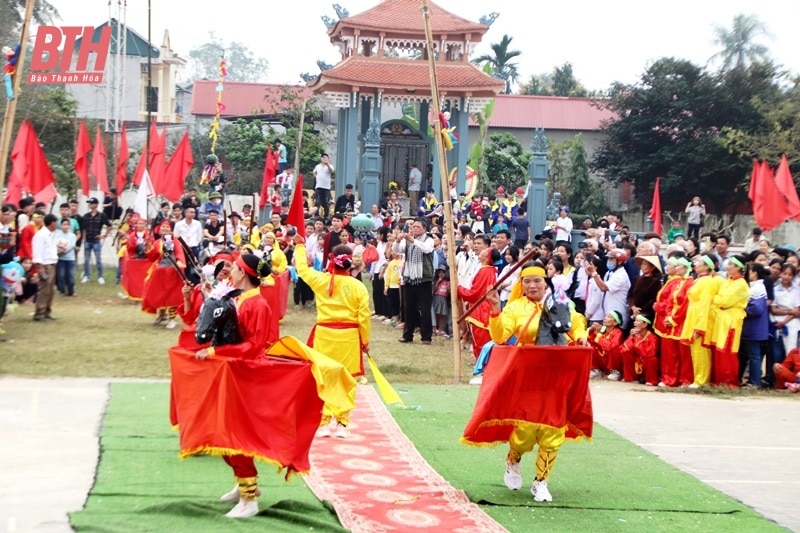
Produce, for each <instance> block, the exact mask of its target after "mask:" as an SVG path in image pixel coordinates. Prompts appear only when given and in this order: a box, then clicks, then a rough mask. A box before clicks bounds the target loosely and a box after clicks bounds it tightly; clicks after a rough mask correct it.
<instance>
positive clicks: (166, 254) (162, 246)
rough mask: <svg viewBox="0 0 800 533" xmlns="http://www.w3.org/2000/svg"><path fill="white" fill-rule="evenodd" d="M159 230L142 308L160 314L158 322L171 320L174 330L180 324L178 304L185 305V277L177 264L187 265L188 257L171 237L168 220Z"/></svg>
mask: <svg viewBox="0 0 800 533" xmlns="http://www.w3.org/2000/svg"><path fill="white" fill-rule="evenodd" d="M159 232H160V234H161V237H160V238H159V239H158V240H157V241H156V242H155V243H154V244H153V247H152V249H151V250H150V252H149V253H148V259H150V260H151V261H152V262H153V264H152V266H151V267H150V272H149V274H148V277H147V279H146V280H145V286H144V295H143V296H142V311H144V312H145V313H150V314H152V315H157V316H156V320H155V324H160V323H161V322H163V321H164V320H167V319H169V321H168V322H167V329H174V328H175V327H176V326H177V325H178V323H177V322H176V321H175V317H176V316H177V315H178V306H179V305H182V304H183V292H182V289H183V278H182V277H181V275H180V274H179V273H178V271H177V270H176V269H175V265H176V264H177V265H178V268H180V269H184V268H186V258H185V256H184V255H183V248H182V247H181V245H180V244H179V243H178V242H177V241H175V240H173V238H172V225H171V224H170V223H169V222H167V221H164V222H162V223H161V225H160V226H159Z"/></svg>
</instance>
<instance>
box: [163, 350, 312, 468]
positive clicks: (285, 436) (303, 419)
mask: <svg viewBox="0 0 800 533" xmlns="http://www.w3.org/2000/svg"><path fill="white" fill-rule="evenodd" d="M169 358H170V364H171V367H172V391H171V402H170V403H171V405H170V422H172V424H173V425H177V426H178V428H179V429H180V449H181V451H180V455H181V457H187V456H191V455H197V454H201V453H206V454H213V455H237V454H238V455H245V456H248V457H255V458H257V459H261V460H264V461H267V462H269V463H272V464H275V465H278V466H279V467H280V468H282V469H286V475H287V476H288V475H289V474H291V473H293V472H306V471H308V469H309V461H308V451H309V449H310V448H311V443H312V441H313V440H314V434H315V433H316V431H317V428H318V427H319V422H320V419H321V418H322V405H323V402H322V400H321V399H320V398H319V396H318V395H317V382H316V381H315V380H314V376H313V374H312V372H311V362H310V361H304V360H299V359H298V360H293V359H286V358H273V357H259V358H257V359H252V360H244V359H233V358H229V357H218V356H215V357H209V358H208V359H205V360H197V359H196V358H195V356H194V352H191V351H188V350H185V349H183V348H180V347H177V346H176V347H173V348H170V350H169Z"/></svg>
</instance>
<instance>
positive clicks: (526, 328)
mask: <svg viewBox="0 0 800 533" xmlns="http://www.w3.org/2000/svg"><path fill="white" fill-rule="evenodd" d="M545 278H546V275H545V270H544V267H543V266H542V265H541V264H540V263H538V262H535V263H529V264H527V265H525V266H524V267H523V268H522V272H520V277H519V280H518V281H517V283H516V284H515V285H514V288H513V289H512V291H511V296H510V297H509V300H508V304H507V305H506V306H505V307H504V308H503V310H502V312H501V310H500V296H499V295H498V293H497V291H496V290H489V291H488V292H487V293H486V294H487V296H486V299H487V301H488V302H489V303H490V305H491V313H490V315H489V331H490V333H491V338H492V341H494V342H495V344H496V346H495V347H494V348H493V349H492V357H491V359H490V360H489V363H488V364H487V365H486V369H485V372H484V374H485V375H484V379H483V383H482V385H481V389H480V393H479V395H478V400H477V402H476V405H475V409H474V411H473V413H472V418H471V419H470V421H469V423H468V424H467V427H466V428H465V429H464V436H463V437H462V438H461V442H463V443H465V444H469V445H473V446H486V445H489V446H491V445H495V444H499V443H503V442H507V443H508V446H509V451H508V455H507V456H506V471H505V476H504V482H505V484H506V486H507V487H508V488H509V489H511V490H519V489H520V488H522V484H523V481H522V473H521V467H520V461H521V459H522V456H523V454H525V453H527V452H530V451H532V450H533V448H534V446H536V445H538V447H539V449H538V452H537V456H536V477H535V478H534V481H533V486H532V487H531V494H532V495H533V497H534V500H535V501H537V502H545V501H547V502H549V501H553V496H552V495H551V494H550V490H549V489H548V487H547V480H548V479H549V476H550V471H551V470H552V468H553V465H554V463H555V461H556V458H557V456H558V450H559V448H560V447H561V445H562V444H563V443H564V441H565V440H567V439H579V438H583V437H591V435H592V420H593V417H592V403H591V396H590V393H589V370H590V368H591V349H590V348H589V344H588V342H587V340H586V336H587V332H586V329H585V327H584V324H585V322H584V321H583V318H582V317H581V316H580V315H578V314H577V313H576V312H575V311H574V310H573V309H570V308H569V307H568V306H567V305H564V304H561V303H557V302H553V301H552V298H548V297H547V284H546V282H545ZM512 336H513V337H515V338H516V341H515V342H516V344H514V345H505V344H506V343H508V342H509V340H510V339H511V338H512ZM567 341H569V342H570V343H572V344H573V346H565V345H566V343H567ZM554 344H555V345H554ZM559 344H560V345H559ZM574 344H577V345H579V346H574Z"/></svg>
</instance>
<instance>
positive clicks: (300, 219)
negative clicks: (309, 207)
mask: <svg viewBox="0 0 800 533" xmlns="http://www.w3.org/2000/svg"><path fill="white" fill-rule="evenodd" d="M286 223H287V224H291V225H292V226H294V227H295V228H297V234H298V235H300V236H301V237H305V236H306V220H305V217H304V216H303V175H302V174H300V175H299V176H297V181H296V182H295V184H294V194H293V195H292V203H291V204H289V213H288V214H287V215H286Z"/></svg>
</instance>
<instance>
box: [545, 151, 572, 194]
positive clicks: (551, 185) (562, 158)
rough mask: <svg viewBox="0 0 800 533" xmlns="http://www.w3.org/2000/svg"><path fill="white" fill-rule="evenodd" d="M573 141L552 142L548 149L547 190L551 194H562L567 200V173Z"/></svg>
mask: <svg viewBox="0 0 800 533" xmlns="http://www.w3.org/2000/svg"><path fill="white" fill-rule="evenodd" d="M572 146H573V141H562V142H550V143H548V147H547V165H548V170H547V177H548V180H547V189H548V191H549V192H550V193H554V192H557V193H561V198H563V199H564V200H567V199H568V197H569V191H568V190H567V173H568V170H569V162H570V153H571V152H572Z"/></svg>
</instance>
